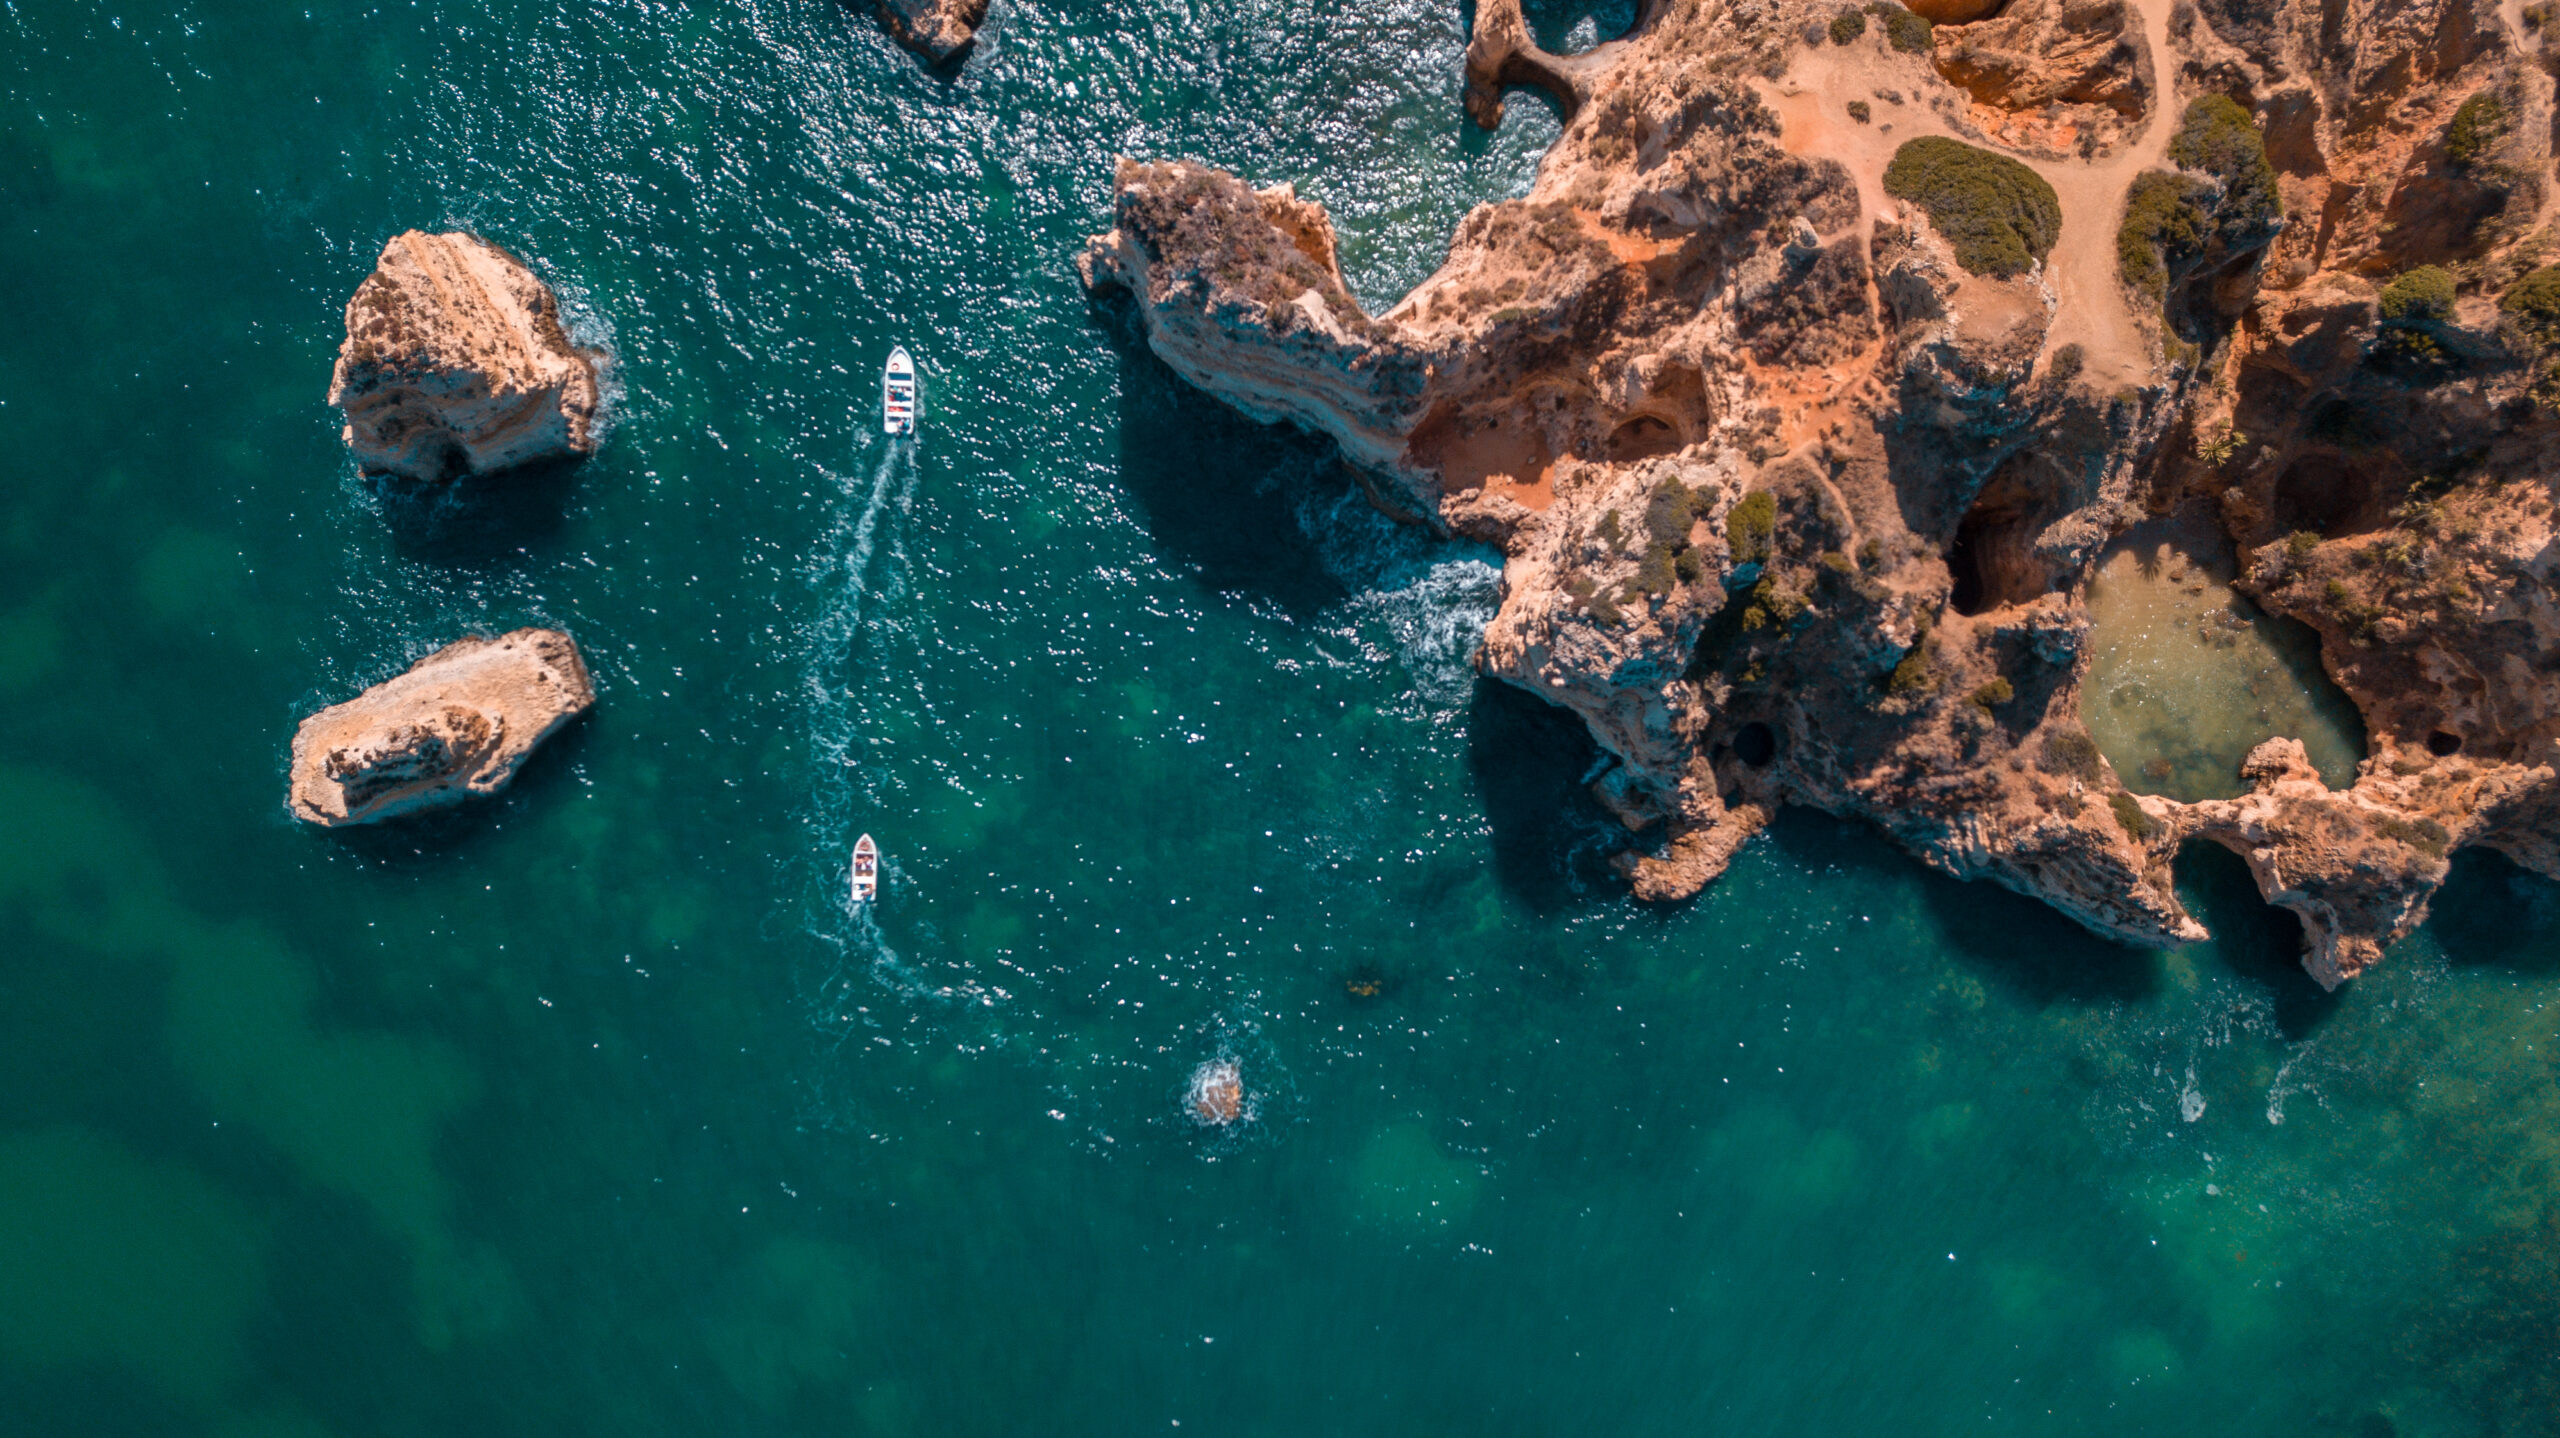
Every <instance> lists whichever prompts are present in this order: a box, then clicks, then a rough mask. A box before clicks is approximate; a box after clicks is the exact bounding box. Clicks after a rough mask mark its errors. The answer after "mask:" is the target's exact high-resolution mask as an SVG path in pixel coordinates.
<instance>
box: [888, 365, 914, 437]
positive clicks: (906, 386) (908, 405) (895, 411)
mask: <svg viewBox="0 0 2560 1438" xmlns="http://www.w3.org/2000/svg"><path fill="white" fill-rule="evenodd" d="M880 428H881V430H882V432H884V433H887V434H913V433H915V432H916V365H915V361H913V360H911V359H909V358H907V348H906V346H904V345H900V346H898V347H897V348H896V349H893V350H891V351H889V363H888V364H886V365H885V366H883V367H882V368H881V370H880Z"/></svg>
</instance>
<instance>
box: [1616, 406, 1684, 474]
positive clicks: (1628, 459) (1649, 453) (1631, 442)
mask: <svg viewBox="0 0 2560 1438" xmlns="http://www.w3.org/2000/svg"><path fill="white" fill-rule="evenodd" d="M1680 448H1681V442H1680V431H1679V430H1677V429H1675V428H1673V427H1672V425H1671V423H1670V421H1668V420H1665V419H1662V418H1659V417H1658V416H1655V415H1649V414H1638V415H1630V416H1628V417H1627V418H1626V419H1625V420H1623V421H1621V422H1620V423H1619V425H1618V427H1617V428H1616V429H1613V430H1611V431H1610V432H1609V458H1610V459H1611V460H1612V461H1614V462H1616V463H1618V464H1630V463H1633V462H1634V461H1636V460H1639V459H1652V458H1654V457H1656V456H1658V455H1666V454H1678V453H1679V452H1680Z"/></svg>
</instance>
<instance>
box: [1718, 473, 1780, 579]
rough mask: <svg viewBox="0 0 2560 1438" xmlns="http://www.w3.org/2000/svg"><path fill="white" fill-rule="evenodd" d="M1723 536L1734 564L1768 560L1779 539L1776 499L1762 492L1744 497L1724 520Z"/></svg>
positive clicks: (1763, 490) (1755, 492)
mask: <svg viewBox="0 0 2560 1438" xmlns="http://www.w3.org/2000/svg"><path fill="white" fill-rule="evenodd" d="M1724 532H1725V542H1726V543H1727V544H1730V545H1732V546H1733V562H1734V563H1736V564H1750V563H1753V562H1754V561H1758V560H1765V559H1767V558H1768V557H1769V552H1770V550H1771V549H1772V548H1773V547H1774V544H1773V542H1774V541H1775V540H1776V538H1777V535H1778V497H1777V496H1776V495H1773V494H1771V493H1770V492H1769V491H1767V490H1765V489H1761V490H1754V491H1753V492H1751V493H1750V494H1747V495H1744V496H1743V497H1742V501H1741V503H1739V504H1736V505H1735V506H1734V507H1733V510H1732V512H1731V513H1729V514H1727V515H1726V516H1725V520H1724Z"/></svg>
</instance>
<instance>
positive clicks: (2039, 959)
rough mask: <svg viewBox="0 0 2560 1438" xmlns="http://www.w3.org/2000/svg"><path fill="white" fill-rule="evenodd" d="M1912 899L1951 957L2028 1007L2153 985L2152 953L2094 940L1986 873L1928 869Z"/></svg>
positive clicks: (2124, 994) (2123, 999)
mask: <svg viewBox="0 0 2560 1438" xmlns="http://www.w3.org/2000/svg"><path fill="white" fill-rule="evenodd" d="M1920 898H1921V902H1922V903H1923V904H1924V905H1925V906H1926V907H1927V908H1928V911H1929V915H1930V918H1931V919H1932V920H1933V921H1934V923H1935V924H1936V927H1937V930H1938V935H1939V937H1940V938H1941V939H1943V940H1944V941H1945V942H1946V945H1947V947H1948V948H1949V949H1950V950H1952V951H1953V952H1954V954H1955V956H1956V959H1957V961H1958V962H1960V963H1962V964H1964V965H1965V966H1966V967H1967V968H1970V969H1972V970H1973V971H1974V972H1976V973H1978V974H1980V975H1982V976H1983V977H1984V978H1985V979H1987V980H1989V981H1991V982H1992V983H1993V984H1995V985H1996V986H1998V987H2000V988H2002V989H2005V990H2007V991H2008V992H2009V993H2011V994H2014V995H2016V996H2017V997H2018V998H2019V999H2021V1000H2022V1001H2024V1002H2025V1003H2027V1004H2028V1005H2030V1006H2032V1007H2034V1008H2039V1009H2041V1008H2048V1007H2051V1006H2052V1005H2055V1004H2095V1003H2131V1002H2136V1001H2139V1000H2142V999H2146V998H2149V997H2151V996H2152V995H2153V994H2155V993H2158V992H2159V990H2160V956H2159V955H2158V954H2156V953H2153V952H2151V951H2149V950H2146V949H2137V948H2134V947H2132V946H2131V945H2128V944H2119V943H2115V942H2113V941H2111V940H2108V939H2103V938H2100V937H2099V936H2098V935H2096V934H2093V933H2091V932H2090V931H2088V930H2087V929H2084V928H2082V927H2080V925H2079V924H2077V923H2075V922H2073V921H2072V920H2070V919H2068V918H2065V917H2064V916H2063V915H2062V914H2061V913H2060V912H2058V911H2056V910H2054V909H2052V908H2049V907H2047V906H2046V905H2045V904H2043V903H2041V902H2039V901H2037V900H2034V899H2030V898H2027V897H2026V896H2024V895H2022V894H2017V893H2012V892H2011V891H2009V890H2007V889H2004V888H2002V887H2000V886H1999V885H1998V884H1996V883H1993V882H1992V881H1990V880H1988V879H1976V880H1974V881H1972V882H1969V883H1968V882H1966V881H1964V880H1960V879H1955V878H1951V877H1949V876H1947V875H1945V874H1941V873H1939V872H1937V871H1936V870H1934V869H1931V870H1928V871H1927V872H1926V873H1925V874H1924V875H1923V876H1922V877H1921V880H1920Z"/></svg>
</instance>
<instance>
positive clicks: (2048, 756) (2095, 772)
mask: <svg viewBox="0 0 2560 1438" xmlns="http://www.w3.org/2000/svg"><path fill="white" fill-rule="evenodd" d="M2036 767H2037V768H2039V769H2042V770H2044V771H2045V772H2046V773H2048V774H2067V775H2069V776H2071V777H2072V778H2074V779H2078V780H2081V781H2083V782H2085V783H2091V784H2094V783H2096V782H2097V781H2098V776H2099V775H2100V774H2101V773H2102V772H2104V767H2105V761H2104V760H2103V759H2102V758H2101V757H2100V755H2099V753H2098V741H2097V740H2095V739H2092V738H2090V737H2089V732H2088V731H2087V730H2085V729H2056V730H2054V731H2053V732H2052V733H2050V734H2047V735H2046V736H2044V753H2043V754H2042V755H2041V756H2039V757H2038V758H2037V760H2036Z"/></svg>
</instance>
